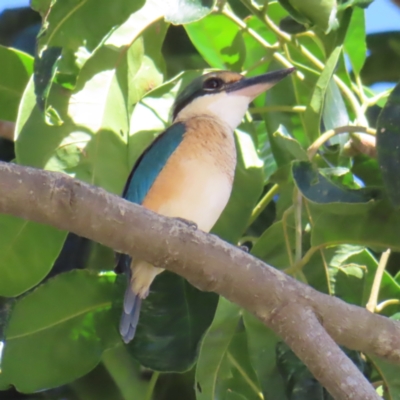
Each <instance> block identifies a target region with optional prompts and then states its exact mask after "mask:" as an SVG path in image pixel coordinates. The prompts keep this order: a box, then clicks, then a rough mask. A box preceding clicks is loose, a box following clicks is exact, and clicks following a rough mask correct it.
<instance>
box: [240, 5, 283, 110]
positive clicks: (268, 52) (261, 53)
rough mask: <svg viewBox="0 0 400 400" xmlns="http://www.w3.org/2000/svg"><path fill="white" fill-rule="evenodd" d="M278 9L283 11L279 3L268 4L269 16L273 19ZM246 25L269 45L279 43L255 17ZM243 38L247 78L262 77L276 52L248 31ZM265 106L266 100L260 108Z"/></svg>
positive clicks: (251, 16) (248, 20)
mask: <svg viewBox="0 0 400 400" xmlns="http://www.w3.org/2000/svg"><path fill="white" fill-rule="evenodd" d="M277 8H279V9H281V8H282V7H280V5H279V4H278V3H269V4H268V16H269V17H270V18H272V15H273V14H276V13H277V12H279V11H277V10H276V9H277ZM282 11H283V10H282ZM283 12H284V11H283ZM246 25H247V26H248V28H250V29H253V30H254V31H255V32H257V33H258V34H259V35H260V36H261V37H262V38H263V39H264V40H265V41H266V42H268V43H269V44H271V45H273V44H274V43H276V42H277V38H276V35H275V34H274V32H272V31H271V30H270V29H268V28H267V26H266V25H265V24H264V22H263V21H261V20H260V19H259V18H257V17H256V16H255V15H250V16H249V17H247V18H246ZM242 37H243V42H244V46H245V52H246V58H245V62H244V64H243V68H244V69H246V70H247V69H248V70H249V74H248V75H247V76H255V75H261V74H263V73H265V72H267V68H268V61H269V60H272V57H273V55H274V51H273V50H272V49H267V48H265V47H264V46H263V45H261V43H260V42H259V41H258V40H256V39H254V37H253V36H252V35H251V34H250V33H249V31H248V30H244V31H242ZM261 60H263V61H264V62H262V63H260V61H261ZM258 63H260V65H259V66H258V67H256V66H257V64H258ZM260 97H262V96H259V97H258V98H257V99H256V100H255V101H254V104H255V105H256V106H258V104H257V103H258V102H259V98H260ZM263 104H264V100H263V103H262V104H260V106H262V105H263Z"/></svg>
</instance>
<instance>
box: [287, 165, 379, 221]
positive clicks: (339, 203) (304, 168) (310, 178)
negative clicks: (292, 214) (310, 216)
mask: <svg viewBox="0 0 400 400" xmlns="http://www.w3.org/2000/svg"><path fill="white" fill-rule="evenodd" d="M292 173H293V179H294V181H295V182H296V185H297V187H298V189H299V190H300V192H301V193H302V195H303V196H304V197H305V198H306V199H307V200H309V201H311V202H313V203H317V204H330V205H331V211H334V210H336V211H337V212H338V213H344V214H351V213H357V212H360V213H361V212H362V211H365V208H362V207H363V205H364V206H370V207H371V206H372V204H373V203H374V201H375V198H376V197H377V194H376V192H375V191H374V190H370V189H348V188H346V187H344V186H339V185H337V184H335V183H334V182H332V181H331V180H330V179H328V178H327V177H326V176H324V175H323V174H321V171H317V169H316V168H315V167H314V166H313V165H312V164H311V163H310V162H307V161H296V162H294V163H293V165H292Z"/></svg>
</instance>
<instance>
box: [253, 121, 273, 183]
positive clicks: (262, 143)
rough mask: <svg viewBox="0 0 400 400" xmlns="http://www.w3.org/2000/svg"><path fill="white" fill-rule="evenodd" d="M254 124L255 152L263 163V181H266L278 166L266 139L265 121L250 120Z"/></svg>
mask: <svg viewBox="0 0 400 400" xmlns="http://www.w3.org/2000/svg"><path fill="white" fill-rule="evenodd" d="M252 124H253V126H255V131H256V140H257V153H258V156H259V157H260V159H261V160H262V162H263V165H264V181H265V182H268V181H269V179H270V178H271V176H272V174H273V173H274V172H276V170H277V168H278V166H277V165H276V161H275V158H274V155H273V154H272V149H271V143H270V141H269V140H268V134H267V129H266V127H265V121H259V122H258V123H257V122H256V121H252Z"/></svg>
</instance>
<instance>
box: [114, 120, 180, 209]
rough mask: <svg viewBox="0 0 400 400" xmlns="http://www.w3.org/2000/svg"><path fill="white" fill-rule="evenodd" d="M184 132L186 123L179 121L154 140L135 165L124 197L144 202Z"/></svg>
mask: <svg viewBox="0 0 400 400" xmlns="http://www.w3.org/2000/svg"><path fill="white" fill-rule="evenodd" d="M184 134H185V125H184V124H183V123H182V122H178V123H176V124H174V125H172V126H170V127H169V128H168V129H167V130H165V131H164V132H163V133H162V134H160V135H159V136H158V137H157V139H156V140H154V142H153V143H152V144H151V145H150V146H149V147H148V148H147V149H146V150H145V151H144V153H143V154H142V155H141V156H140V158H139V159H138V160H137V162H136V164H135V166H134V167H133V169H132V172H131V174H130V175H129V178H128V181H127V183H126V185H125V188H124V192H123V195H122V197H123V198H124V199H127V200H129V201H131V202H132V203H137V204H142V202H143V200H144V198H145V197H146V194H147V193H148V191H149V190H150V188H151V186H152V185H153V183H154V181H155V180H156V178H157V176H158V175H159V173H160V172H161V170H162V169H163V168H164V166H165V164H166V163H167V161H168V159H169V157H170V156H171V154H172V153H173V152H174V151H175V150H176V148H177V147H178V146H179V144H180V143H181V142H182V139H183V135H184Z"/></svg>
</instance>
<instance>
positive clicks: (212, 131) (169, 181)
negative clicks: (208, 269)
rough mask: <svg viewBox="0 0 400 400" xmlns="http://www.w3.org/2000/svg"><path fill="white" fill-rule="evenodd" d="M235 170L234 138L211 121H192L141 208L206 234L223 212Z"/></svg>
mask: <svg viewBox="0 0 400 400" xmlns="http://www.w3.org/2000/svg"><path fill="white" fill-rule="evenodd" d="M235 166H236V150H235V143H234V138H233V134H232V133H231V132H229V131H227V130H226V129H222V127H221V126H219V125H218V124H215V123H214V122H213V121H209V120H208V119H206V121H191V123H190V122H188V123H187V133H186V134H185V136H184V139H183V140H182V143H181V144H180V145H179V147H178V148H177V149H176V150H175V152H174V153H173V154H172V155H171V157H170V158H169V160H168V162H167V163H166V165H165V167H164V168H163V170H162V171H161V173H160V174H159V176H158V177H157V179H156V180H155V182H154V183H153V185H152V187H151V188H150V190H149V192H148V194H147V195H146V197H145V199H144V201H143V206H144V207H146V208H149V209H151V210H153V211H155V212H158V213H159V214H162V215H165V216H168V217H180V218H185V219H187V220H190V221H193V222H195V223H196V224H197V225H198V227H199V228H200V229H202V230H204V231H206V232H207V231H209V230H210V229H211V228H212V227H213V226H214V224H215V223H216V221H217V220H218V218H219V216H220V215H221V213H222V211H223V210H224V208H225V206H226V204H227V202H228V200H229V197H230V194H231V191H232V184H233V178H234V172H235Z"/></svg>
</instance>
